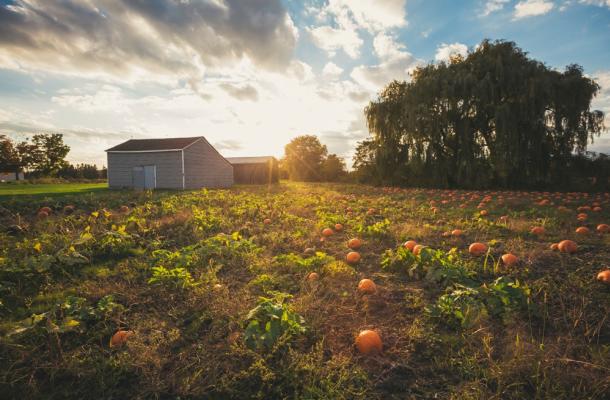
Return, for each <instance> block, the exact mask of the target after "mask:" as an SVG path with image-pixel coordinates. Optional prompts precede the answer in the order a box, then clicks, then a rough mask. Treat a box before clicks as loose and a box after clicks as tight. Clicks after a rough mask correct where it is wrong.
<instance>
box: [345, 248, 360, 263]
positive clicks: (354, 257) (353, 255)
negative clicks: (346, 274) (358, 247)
mask: <svg viewBox="0 0 610 400" xmlns="http://www.w3.org/2000/svg"><path fill="white" fill-rule="evenodd" d="M345 260H346V261H347V262H348V263H349V264H356V263H358V262H359V261H360V253H358V252H357V251H350V252H349V253H347V256H345Z"/></svg>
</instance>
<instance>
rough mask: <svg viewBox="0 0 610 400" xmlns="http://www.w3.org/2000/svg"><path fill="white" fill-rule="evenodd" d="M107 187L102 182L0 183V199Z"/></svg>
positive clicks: (60, 194)
mask: <svg viewBox="0 0 610 400" xmlns="http://www.w3.org/2000/svg"><path fill="white" fill-rule="evenodd" d="M107 189H108V184H107V183H106V182H103V183H42V184H14V183H2V184H0V199H1V198H3V197H8V196H50V197H51V196H62V195H66V194H83V193H90V192H99V191H103V190H107Z"/></svg>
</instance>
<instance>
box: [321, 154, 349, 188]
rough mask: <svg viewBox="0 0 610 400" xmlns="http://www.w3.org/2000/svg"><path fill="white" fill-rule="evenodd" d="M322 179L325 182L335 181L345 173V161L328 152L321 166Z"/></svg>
mask: <svg viewBox="0 0 610 400" xmlns="http://www.w3.org/2000/svg"><path fill="white" fill-rule="evenodd" d="M321 174H322V179H323V180H325V181H327V182H337V181H339V180H340V179H342V178H343V177H345V176H346V175H347V171H346V169H345V161H344V160H343V159H342V158H341V157H339V156H337V155H336V154H329V155H328V156H327V157H326V158H325V159H324V161H322V166H321Z"/></svg>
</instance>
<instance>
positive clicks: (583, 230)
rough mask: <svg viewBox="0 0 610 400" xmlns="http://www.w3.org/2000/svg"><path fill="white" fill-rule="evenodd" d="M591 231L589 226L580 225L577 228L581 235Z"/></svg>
mask: <svg viewBox="0 0 610 400" xmlns="http://www.w3.org/2000/svg"><path fill="white" fill-rule="evenodd" d="M589 232H590V231H589V228H587V227H586V226H579V227H578V228H576V233H578V234H580V235H586V234H588V233H589Z"/></svg>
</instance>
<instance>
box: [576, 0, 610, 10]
mask: <svg viewBox="0 0 610 400" xmlns="http://www.w3.org/2000/svg"><path fill="white" fill-rule="evenodd" d="M579 3H581V4H587V5H591V6H598V7H604V6H606V7H609V8H610V0H579Z"/></svg>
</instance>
